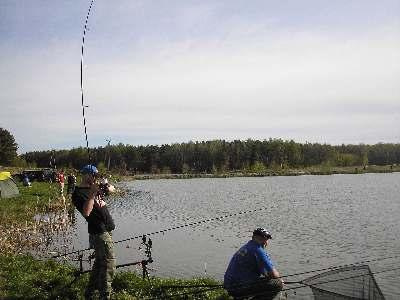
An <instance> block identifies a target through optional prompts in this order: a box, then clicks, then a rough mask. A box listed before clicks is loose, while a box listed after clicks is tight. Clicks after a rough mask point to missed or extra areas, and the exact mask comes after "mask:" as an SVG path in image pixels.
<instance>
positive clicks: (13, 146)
mask: <svg viewBox="0 0 400 300" xmlns="http://www.w3.org/2000/svg"><path fill="white" fill-rule="evenodd" d="M17 149H18V145H17V143H16V142H15V139H14V136H13V135H12V134H11V133H10V132H9V131H8V130H6V129H3V128H0V164H4V165H10V164H11V163H12V162H13V161H14V159H15V158H17Z"/></svg>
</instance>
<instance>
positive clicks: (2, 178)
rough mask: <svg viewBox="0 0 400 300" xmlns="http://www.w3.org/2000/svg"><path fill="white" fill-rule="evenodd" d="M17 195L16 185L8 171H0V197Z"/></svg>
mask: <svg viewBox="0 0 400 300" xmlns="http://www.w3.org/2000/svg"><path fill="white" fill-rule="evenodd" d="M18 195H19V190H18V187H17V185H16V184H15V182H14V180H13V179H12V177H11V174H10V172H0V198H11V197H15V196H18Z"/></svg>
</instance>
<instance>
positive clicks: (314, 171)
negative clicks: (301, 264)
mask: <svg viewBox="0 0 400 300" xmlns="http://www.w3.org/2000/svg"><path fill="white" fill-rule="evenodd" d="M396 172H400V166H391V165H389V166H373V167H368V168H363V167H342V168H339V167H338V168H323V167H322V168H310V169H287V170H285V169H283V170H267V171H263V172H257V173H255V172H240V171H238V172H227V173H185V174H162V173H161V174H133V175H122V176H121V177H120V179H121V180H123V181H131V180H157V179H194V178H232V177H272V176H303V175H339V174H343V175H346V174H369V173H396Z"/></svg>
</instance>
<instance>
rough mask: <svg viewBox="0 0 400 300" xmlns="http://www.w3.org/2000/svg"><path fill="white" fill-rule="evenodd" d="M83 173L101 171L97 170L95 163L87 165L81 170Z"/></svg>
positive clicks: (91, 173) (94, 173)
mask: <svg viewBox="0 0 400 300" xmlns="http://www.w3.org/2000/svg"><path fill="white" fill-rule="evenodd" d="M81 173H82V174H90V175H96V174H97V173H99V171H98V170H97V168H96V167H95V166H93V165H86V166H84V167H83V168H82V170H81Z"/></svg>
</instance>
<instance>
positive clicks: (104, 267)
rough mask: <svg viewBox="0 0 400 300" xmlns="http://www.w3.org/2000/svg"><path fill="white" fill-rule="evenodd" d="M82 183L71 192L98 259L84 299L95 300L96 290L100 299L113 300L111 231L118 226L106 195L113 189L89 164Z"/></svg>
mask: <svg viewBox="0 0 400 300" xmlns="http://www.w3.org/2000/svg"><path fill="white" fill-rule="evenodd" d="M81 173H82V183H81V185H80V186H77V187H76V188H75V190H74V193H73V194H72V202H73V204H74V206H75V207H76V209H77V210H78V211H79V212H80V213H81V214H82V215H83V217H84V218H85V219H86V221H87V222H88V231H89V245H90V248H93V249H94V254H95V262H94V264H93V268H92V272H91V274H90V278H89V284H88V286H87V288H86V290H85V298H86V299H92V298H93V294H94V291H95V290H98V291H99V294H100V299H110V297H111V283H112V279H113V277H114V273H115V266H116V263H115V254H114V243H113V240H112V236H111V231H112V230H114V229H115V224H114V221H113V219H112V217H111V215H110V212H109V211H108V208H107V205H106V202H105V201H104V196H105V195H107V194H108V193H109V192H111V191H113V189H112V188H113V187H112V186H111V185H109V184H107V185H106V186H104V185H103V186H101V187H100V186H99V184H98V183H97V182H96V179H97V177H98V171H97V168H96V167H95V166H93V165H87V166H85V167H84V168H83V169H82V170H81Z"/></svg>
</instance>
